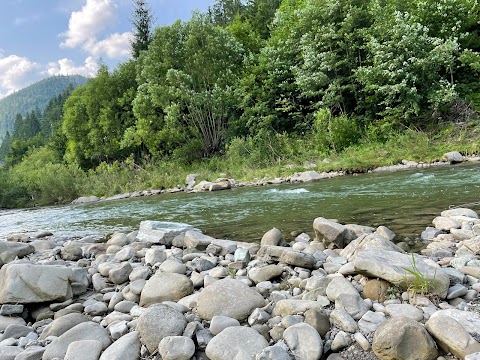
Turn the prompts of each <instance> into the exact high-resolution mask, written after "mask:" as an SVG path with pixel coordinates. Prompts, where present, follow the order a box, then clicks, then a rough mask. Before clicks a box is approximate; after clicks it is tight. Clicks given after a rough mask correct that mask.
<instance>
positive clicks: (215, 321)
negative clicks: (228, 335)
mask: <svg viewBox="0 0 480 360" xmlns="http://www.w3.org/2000/svg"><path fill="white" fill-rule="evenodd" d="M231 326H240V322H239V321H238V320H237V319H234V318H231V317H228V316H214V317H213V318H212V320H211V321H210V332H211V333H212V334H213V335H218V334H219V333H220V332H222V331H223V330H224V329H226V328H227V327H231Z"/></svg>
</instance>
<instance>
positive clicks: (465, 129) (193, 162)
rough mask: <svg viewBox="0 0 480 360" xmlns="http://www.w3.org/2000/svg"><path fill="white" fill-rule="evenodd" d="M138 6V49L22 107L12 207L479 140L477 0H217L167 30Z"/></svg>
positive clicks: (425, 151)
mask: <svg viewBox="0 0 480 360" xmlns="http://www.w3.org/2000/svg"><path fill="white" fill-rule="evenodd" d="M133 3H134V5H135V6H134V9H133V11H132V23H133V26H134V28H135V30H136V32H135V37H134V41H133V42H132V58H131V59H130V60H128V61H126V62H124V63H122V64H120V65H118V66H117V67H116V68H115V69H108V68H107V67H106V66H105V65H103V66H101V67H100V69H99V71H98V74H97V76H96V77H95V78H93V79H90V80H89V81H88V82H87V84H85V85H83V86H80V87H78V88H76V89H74V90H73V89H71V88H69V89H67V91H66V92H64V93H63V94H61V95H58V96H57V97H55V98H53V99H52V100H51V102H50V103H49V105H48V106H47V108H46V109H45V110H44V111H43V113H42V112H31V113H29V114H27V115H24V116H22V115H17V118H16V120H15V126H14V131H13V134H8V135H7V136H8V138H6V139H5V140H4V141H3V143H2V147H1V148H0V158H2V156H3V159H4V160H5V162H6V165H5V167H4V168H3V169H1V170H0V185H1V186H0V207H14V206H26V205H42V204H52V203H63V202H67V201H71V200H72V199H73V198H75V197H77V196H80V195H97V196H105V195H111V194H113V193H118V192H126V191H134V190H140V189H142V188H143V189H145V188H162V187H168V186H175V185H177V184H182V183H183V179H184V176H185V174H187V173H189V172H197V173H200V174H202V175H203V176H204V177H206V178H208V177H215V176H216V177H218V176H219V174H223V175H226V176H232V177H233V176H234V177H238V178H245V179H246V178H253V177H256V178H261V177H264V176H267V177H272V178H273V177H275V176H279V175H282V174H284V173H285V172H286V171H290V172H292V171H293V170H295V169H297V168H298V169H301V168H302V164H303V163H305V162H314V163H315V164H317V168H318V169H321V170H338V169H342V170H347V171H364V170H367V169H368V168H371V167H373V166H378V165H385V164H392V163H398V162H399V161H401V160H402V159H403V158H406V157H410V159H412V160H421V161H432V160H435V159H437V158H438V156H440V155H439V154H441V151H443V150H445V149H448V148H449V147H455V149H460V150H461V151H462V152H464V153H467V152H468V153H477V152H478V151H479V150H480V141H479V139H480V134H479V131H478V129H479V127H478V111H479V110H480V77H479V75H480V26H479V25H480V6H479V4H478V1H477V0H403V1H398V0H340V1H339V0H247V1H241V0H216V1H215V2H214V3H213V5H212V6H211V7H210V8H209V10H208V12H206V13H200V12H194V13H193V14H192V17H191V19H190V20H189V21H186V22H181V21H177V22H175V23H174V24H172V25H169V26H163V27H156V28H155V27H154V25H153V18H154V16H153V14H151V11H150V9H149V7H148V3H147V2H146V1H144V0H134V1H133ZM26 124H30V125H28V126H27V125H26ZM323 159H328V161H322V160H323ZM292 164H293V165H292ZM286 165H292V166H289V167H288V169H286V167H285V166H286ZM292 169H293V170H292Z"/></svg>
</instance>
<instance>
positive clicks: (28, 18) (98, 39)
mask: <svg viewBox="0 0 480 360" xmlns="http://www.w3.org/2000/svg"><path fill="white" fill-rule="evenodd" d="M148 3H149V5H150V7H151V9H152V13H153V15H154V17H155V25H156V26H162V25H168V24H171V23H173V22H174V21H175V20H176V19H182V20H188V19H189V18H190V16H191V13H192V11H193V10H200V11H206V10H207V8H208V6H210V5H212V3H213V0H149V1H148ZM132 9H133V6H132V2H131V0H1V5H0V24H2V26H1V29H0V98H1V97H4V96H6V95H8V94H10V93H12V92H14V91H15V90H19V89H21V88H23V87H25V86H28V85H30V84H31V83H33V82H35V81H38V80H41V79H43V78H45V77H48V76H52V75H73V74H80V75H84V76H94V75H95V73H96V71H97V69H98V62H99V60H100V59H101V60H102V61H103V62H104V63H106V64H107V65H108V66H109V67H110V68H113V67H115V66H116V65H117V64H118V63H119V62H121V61H124V60H126V59H128V58H129V56H130V55H129V54H130V44H129V39H130V37H131V31H132V25H131V23H130V19H131V14H132Z"/></svg>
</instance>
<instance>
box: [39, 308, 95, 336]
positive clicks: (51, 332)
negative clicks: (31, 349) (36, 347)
mask: <svg viewBox="0 0 480 360" xmlns="http://www.w3.org/2000/svg"><path fill="white" fill-rule="evenodd" d="M87 321H89V318H88V317H87V316H85V315H83V314H80V313H70V314H67V315H64V316H62V317H60V318H58V319H55V320H53V321H52V322H51V323H50V324H48V325H47V327H46V328H45V329H44V330H43V331H42V333H41V335H40V340H45V339H46V338H47V337H49V336H60V335H62V334H63V333H65V332H67V331H68V330H70V329H71V328H73V327H75V326H77V325H78V324H81V323H83V322H87Z"/></svg>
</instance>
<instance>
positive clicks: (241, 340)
mask: <svg viewBox="0 0 480 360" xmlns="http://www.w3.org/2000/svg"><path fill="white" fill-rule="evenodd" d="M267 346H268V343H267V340H265V338H264V337H263V336H262V335H260V334H259V333H258V332H257V331H256V330H254V329H252V328H249V327H243V326H241V327H237V326H235V327H229V328H226V329H225V330H223V331H222V332H221V333H220V334H218V335H217V336H215V337H214V338H213V339H212V340H210V342H209V343H208V345H207V348H206V351H205V352H206V354H207V356H208V358H209V359H210V360H232V359H236V360H249V359H254V358H255V356H256V355H257V354H259V353H260V352H261V351H262V350H263V349H264V348H266V347H267Z"/></svg>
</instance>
